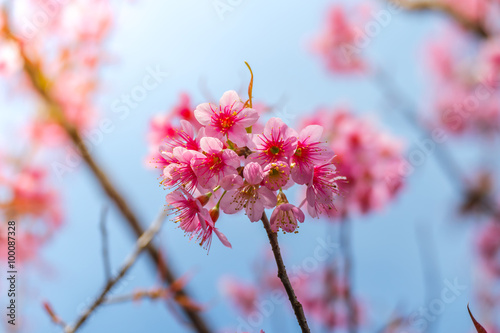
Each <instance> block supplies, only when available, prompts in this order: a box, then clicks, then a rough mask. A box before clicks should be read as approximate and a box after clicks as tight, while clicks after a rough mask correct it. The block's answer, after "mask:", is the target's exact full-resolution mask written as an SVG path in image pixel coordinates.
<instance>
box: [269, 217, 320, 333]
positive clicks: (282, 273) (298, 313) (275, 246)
mask: <svg viewBox="0 0 500 333" xmlns="http://www.w3.org/2000/svg"><path fill="white" fill-rule="evenodd" d="M261 220H262V224H263V225H264V229H266V232H267V237H268V238H269V243H271V248H272V250H273V254H274V259H275V260H276V265H277V266H278V277H279V278H280V280H281V283H283V286H284V287H285V290H286V293H287V295H288V299H289V300H290V304H291V305H292V308H293V311H294V312H295V317H297V321H298V322H299V326H300V328H301V329H302V332H310V330H309V326H308V325H307V320H306V316H305V315H304V309H303V308H302V304H300V302H299V300H298V299H297V296H296V295H295V291H294V290H293V286H292V284H291V282H290V279H289V278H288V274H287V272H286V268H285V264H284V263H283V258H282V257H281V250H280V246H279V243H278V235H277V234H276V233H275V232H273V231H272V230H271V225H270V224H269V220H268V219H267V215H266V213H265V212H264V214H262V218H261Z"/></svg>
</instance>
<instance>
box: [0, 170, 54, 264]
mask: <svg viewBox="0 0 500 333" xmlns="http://www.w3.org/2000/svg"><path fill="white" fill-rule="evenodd" d="M8 169H10V168H8V167H6V166H4V167H2V168H1V171H0V193H2V195H1V197H0V216H2V220H3V221H6V222H7V221H8V220H12V219H13V220H15V221H16V222H18V223H22V224H23V225H22V226H21V227H19V228H16V231H17V232H16V238H17V239H18V242H19V244H20V246H19V247H18V250H17V255H18V257H17V258H18V259H19V261H21V262H25V261H27V260H29V259H32V258H33V257H34V256H36V254H37V253H38V252H39V250H40V247H41V246H42V245H43V244H45V243H46V242H47V240H49V239H50V237H51V236H52V234H53V233H54V232H55V231H56V230H58V229H59V227H60V226H61V224H62V212H61V206H60V200H59V196H58V193H57V192H56V191H55V190H54V189H52V188H51V187H49V186H48V184H47V183H48V182H47V175H46V172H45V171H44V170H43V169H41V168H38V167H31V168H25V169H22V170H20V171H13V170H8ZM5 228H6V227H5ZM6 236H7V234H6V233H2V236H0V242H2V243H3V244H7V242H6Z"/></svg>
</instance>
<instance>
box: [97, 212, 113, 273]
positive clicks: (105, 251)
mask: <svg viewBox="0 0 500 333" xmlns="http://www.w3.org/2000/svg"><path fill="white" fill-rule="evenodd" d="M107 215H108V207H103V209H102V212H101V221H100V223H99V224H100V226H99V227H100V231H101V238H102V259H103V265H104V276H105V277H106V280H109V279H110V278H111V259H110V258H109V245H108V243H109V240H108V230H107V228H106V220H107Z"/></svg>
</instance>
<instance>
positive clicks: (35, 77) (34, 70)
mask: <svg viewBox="0 0 500 333" xmlns="http://www.w3.org/2000/svg"><path fill="white" fill-rule="evenodd" d="M6 17H7V15H6ZM4 30H5V31H4V32H5V33H6V36H7V37H8V38H9V39H10V40H12V41H14V42H16V43H17V44H18V45H19V48H20V53H21V57H22V58H23V61H24V71H25V72H26V74H27V76H28V78H29V80H30V81H31V83H32V85H33V88H34V89H35V90H36V92H38V94H39V95H40V97H41V98H42V100H43V101H44V102H45V103H46V105H47V108H48V112H49V114H50V115H51V116H53V118H54V119H55V120H57V121H58V123H59V125H60V126H61V127H62V128H63V130H64V131H65V132H66V134H67V135H68V136H69V138H70V139H71V141H72V142H73V144H74V145H75V147H77V149H78V150H79V151H80V154H81V156H82V158H83V160H84V161H85V163H86V164H87V166H88V167H89V169H90V170H91V171H92V173H93V174H94V177H95V178H96V179H97V181H98V182H99V185H100V186H101V188H102V189H103V191H104V192H105V193H106V194H107V196H108V197H109V198H110V199H111V201H113V203H114V204H115V205H116V207H117V208H118V210H119V211H120V213H121V214H122V215H123V217H124V218H125V220H126V221H127V222H128V224H129V226H130V227H131V228H132V230H133V232H134V234H135V236H136V237H140V236H141V235H142V234H143V233H144V229H143V227H142V225H141V223H140V222H139V219H138V218H137V217H136V215H135V214H134V213H133V212H132V210H131V209H130V204H129V203H128V202H127V201H126V200H125V198H124V197H123V196H122V195H121V194H120V192H119V191H118V190H117V189H116V187H115V186H114V185H113V184H112V183H111V181H110V180H109V178H108V176H107V174H106V173H105V172H104V171H103V169H102V168H101V167H100V166H99V165H98V163H97V162H96V161H95V160H94V158H93V157H92V155H90V152H89V150H88V148H87V146H86V145H85V143H84V141H83V139H82V137H81V135H80V133H79V132H78V130H77V129H76V128H75V127H74V126H73V125H72V124H71V123H70V122H68V120H67V119H66V117H65V115H64V112H63V111H62V107H61V106H60V105H59V103H57V102H56V101H55V100H54V99H53V98H52V95H51V92H50V88H49V87H48V86H47V80H46V79H45V76H44V73H42V72H41V70H40V69H39V68H38V67H37V66H36V65H35V64H34V63H33V62H32V61H31V60H30V58H29V57H28V56H27V55H26V53H25V52H24V49H23V46H22V43H21V42H20V41H19V40H18V39H17V38H16V37H15V35H14V34H13V33H12V32H11V30H9V25H8V22H6V24H5V29H4ZM147 251H148V253H149V257H150V259H151V262H152V263H153V265H154V266H155V267H156V268H157V269H158V271H159V273H160V276H161V278H162V280H163V281H164V282H165V283H166V284H168V285H171V284H173V283H175V281H177V278H176V276H175V275H174V273H173V272H172V270H171V268H170V267H169V265H168V264H167V262H166V261H165V260H164V259H163V258H162V256H161V255H160V252H159V250H158V249H157V248H156V247H155V246H154V245H153V244H148V246H147ZM190 298H191V297H190V296H189V295H188V293H187V292H186V290H184V289H181V290H178V291H177V294H176V295H175V299H176V300H185V299H190ZM177 303H178V304H179V306H180V307H181V309H182V310H183V312H184V314H185V315H186V316H187V317H188V318H189V320H190V321H191V323H192V325H193V326H194V328H195V329H196V330H197V331H198V332H200V333H209V332H211V330H210V329H209V327H208V325H207V323H206V321H205V320H204V319H203V318H202V317H201V316H200V314H199V313H198V312H196V311H193V310H192V309H190V308H189V307H188V306H185V305H184V302H182V301H178V302H177Z"/></svg>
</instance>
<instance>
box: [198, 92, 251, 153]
mask: <svg viewBox="0 0 500 333" xmlns="http://www.w3.org/2000/svg"><path fill="white" fill-rule="evenodd" d="M194 115H195V117H196V119H197V120H198V122H199V123H200V124H201V125H203V126H206V127H205V131H206V135H207V136H212V137H215V138H218V139H223V138H224V137H226V138H227V139H228V140H230V141H231V142H233V143H235V144H237V145H238V146H245V145H246V143H247V140H248V138H247V137H248V135H247V132H246V128H247V127H250V126H252V125H253V124H255V122H256V121H257V120H258V119H259V115H258V113H257V111H255V110H254V109H250V108H246V107H244V105H243V103H242V102H241V100H240V97H239V96H238V94H237V93H236V92H235V91H234V90H231V91H227V92H225V93H224V95H222V98H221V99H220V101H219V106H218V107H217V106H215V105H212V104H210V103H203V104H200V105H198V106H197V107H196V110H194Z"/></svg>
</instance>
